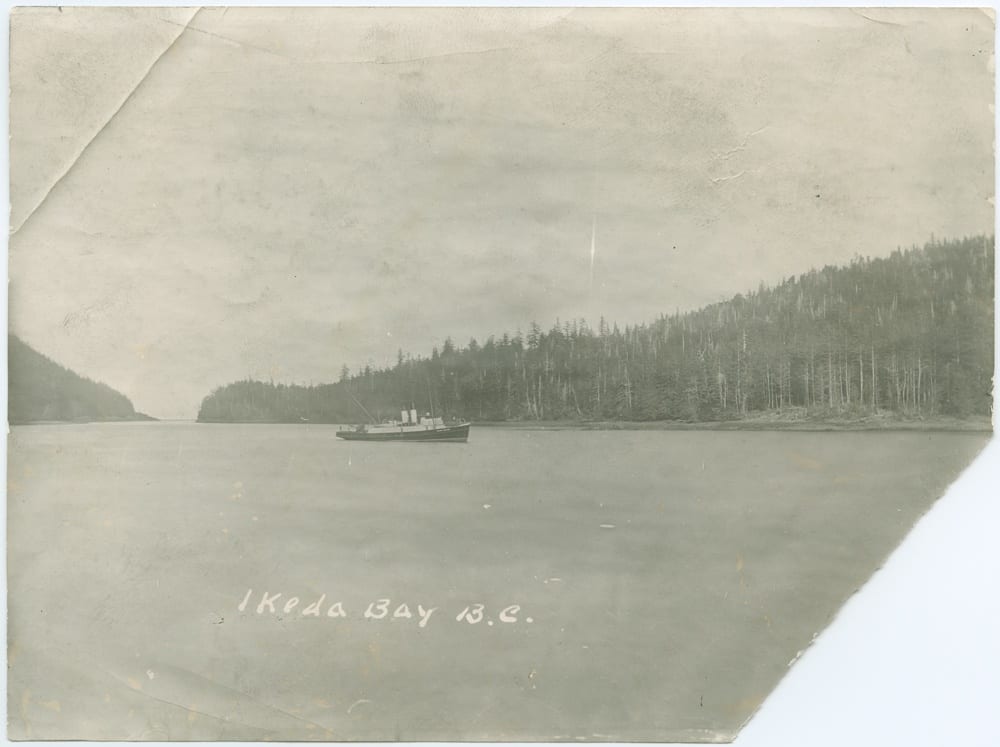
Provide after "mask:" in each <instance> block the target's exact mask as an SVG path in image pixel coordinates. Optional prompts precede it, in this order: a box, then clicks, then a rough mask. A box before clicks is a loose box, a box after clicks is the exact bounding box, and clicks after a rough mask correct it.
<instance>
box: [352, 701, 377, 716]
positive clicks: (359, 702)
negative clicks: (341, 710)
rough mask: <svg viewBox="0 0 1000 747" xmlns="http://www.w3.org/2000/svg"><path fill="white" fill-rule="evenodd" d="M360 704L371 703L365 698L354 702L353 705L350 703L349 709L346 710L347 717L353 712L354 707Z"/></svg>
mask: <svg viewBox="0 0 1000 747" xmlns="http://www.w3.org/2000/svg"><path fill="white" fill-rule="evenodd" d="M362 703H371V701H370V700H368V699H367V698H362V699H361V700H355V701H354V702H353V703H351V707H350V708H348V709H347V713H348V715H350V713H351V711H353V710H354V707H355V706H359V705H361V704H362Z"/></svg>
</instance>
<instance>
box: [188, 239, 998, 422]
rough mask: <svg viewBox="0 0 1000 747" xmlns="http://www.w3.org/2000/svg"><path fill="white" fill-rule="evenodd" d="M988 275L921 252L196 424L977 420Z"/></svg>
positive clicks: (557, 331)
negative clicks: (412, 408)
mask: <svg viewBox="0 0 1000 747" xmlns="http://www.w3.org/2000/svg"><path fill="white" fill-rule="evenodd" d="M993 263H994V239H993V237H976V238H971V239H963V240H958V241H946V242H938V241H931V242H930V243H929V244H927V245H926V246H925V247H924V248H922V249H918V248H913V249H910V250H906V251H903V250H897V251H895V252H894V253H893V254H892V255H891V256H889V257H886V258H879V259H865V258H860V257H859V258H856V259H855V260H854V261H853V262H852V263H851V264H850V265H849V266H847V267H826V268H823V269H822V270H812V271H810V272H807V273H805V274H802V275H798V276H795V277H789V278H787V279H786V280H784V281H783V282H781V283H780V284H778V285H777V286H776V287H773V288H768V287H764V286H761V287H760V288H759V289H758V290H756V291H753V292H750V293H747V294H746V295H738V296H736V297H735V298H733V299H731V300H729V301H725V302H723V303H718V304H713V305H711V306H708V307H706V308H703V309H701V310H698V311H694V312H688V313H676V314H673V315H669V316H661V317H660V318H659V319H657V320H655V321H653V322H652V323H649V324H640V325H637V326H626V327H624V328H619V327H618V326H617V325H611V326H609V325H608V324H607V323H606V322H605V321H604V320H603V319H602V320H601V321H600V322H599V323H598V325H597V327H596V328H593V327H591V326H589V325H588V324H587V323H586V322H585V321H583V320H573V321H568V322H557V323H556V324H555V326H553V327H552V328H551V329H549V330H548V331H544V330H542V329H541V328H540V327H539V326H538V325H535V324H533V325H532V326H531V328H530V330H529V331H528V332H527V334H522V333H520V332H518V333H516V334H513V335H511V334H508V333H505V334H502V335H500V336H499V337H495V336H491V337H489V338H487V339H486V340H485V341H484V342H478V341H476V340H471V341H469V343H468V345H466V346H465V347H461V348H460V347H458V346H456V345H455V344H453V343H452V341H451V340H447V341H446V342H445V343H444V345H443V347H442V349H441V350H437V349H435V350H434V351H433V352H432V353H431V355H430V357H429V358H423V357H411V356H404V355H403V353H402V352H400V354H399V356H398V360H397V363H396V365H395V366H394V367H392V368H389V369H386V370H373V369H372V368H370V367H366V368H365V369H364V370H363V371H361V372H358V373H356V374H354V375H351V374H350V373H349V372H348V371H347V370H346V369H343V370H342V372H341V380H340V381H339V382H338V383H335V384H327V385H321V386H311V387H304V386H296V385H291V386H289V385H283V384H271V383H261V382H255V381H243V382H239V383H235V384H230V385H228V386H226V387H223V388H221V389H218V390H216V391H215V392H213V393H212V394H211V395H210V396H208V397H206V399H205V400H204V402H203V403H202V406H201V411H200V413H199V420H210V421H283V422H302V421H310V422H351V421H357V420H364V419H365V418H364V417H363V414H362V412H361V409H360V408H359V406H358V404H356V403H355V400H356V401H357V402H359V403H360V404H361V405H363V406H364V408H365V409H367V410H369V411H370V412H372V413H373V414H374V415H375V416H376V417H380V418H381V417H392V416H393V415H394V414H396V415H397V416H398V411H399V409H400V407H401V406H402V405H409V404H410V403H411V402H412V403H414V404H415V405H416V407H417V408H418V409H420V410H421V411H422V412H423V411H429V410H431V409H432V407H433V409H434V411H435V412H436V413H437V414H439V415H440V414H444V415H445V416H457V417H464V418H470V419H473V420H486V421H497V420H562V419H573V420H635V421H640V420H681V421H690V422H697V421H713V420H732V419H739V418H744V417H748V416H751V415H761V414H768V413H774V414H786V415H787V414H797V415H799V416H803V417H805V416H808V417H840V416H858V417H861V416H864V415H868V414H874V413H887V412H888V413H898V414H901V415H912V416H933V415H949V416H956V417H966V416H969V415H988V414H989V413H990V411H991V390H992V376H993V295H994V279H993V278H994V273H993ZM650 282H655V281H654V279H651V281H650ZM668 304H669V298H667V297H665V298H664V305H668Z"/></svg>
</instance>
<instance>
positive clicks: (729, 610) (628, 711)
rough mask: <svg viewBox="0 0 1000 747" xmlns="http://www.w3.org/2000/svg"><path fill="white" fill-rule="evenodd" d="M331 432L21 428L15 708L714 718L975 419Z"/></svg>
mask: <svg viewBox="0 0 1000 747" xmlns="http://www.w3.org/2000/svg"><path fill="white" fill-rule="evenodd" d="M334 431H335V427H333V426H294V425H291V426H286V425H205V424H193V423H188V424H169V423H122V424H102V425H61V426H24V427H16V428H14V429H13V430H12V432H11V436H10V450H9V499H8V543H9V544H8V547H9V549H8V565H9V607H10V619H9V636H10V657H9V659H10V670H9V714H10V716H9V718H10V736H11V737H13V738H24V737H30V738H34V739H48V738H88V739H109V738H110V739H116V738H117V739H126V738H128V739H206V740H210V739H220V738H225V739H246V740H253V739H285V740H301V739H337V740H339V739H350V740H358V739H364V740H397V739H402V740H455V739H468V740H553V739H555V740H558V739H581V738H583V739H598V740H655V741H692V740H693V741H712V740H727V739H729V738H731V737H732V736H733V735H734V733H735V732H736V731H737V729H738V728H739V726H740V725H741V724H742V723H743V722H744V721H745V720H746V719H747V718H748V717H749V716H750V715H751V714H752V712H753V711H754V709H755V708H756V707H757V706H758V705H759V704H760V702H761V701H762V700H763V699H764V698H765V697H766V696H767V694H768V693H769V692H770V690H771V689H772V688H773V687H774V686H775V684H777V681H778V680H779V679H780V678H781V676H782V675H783V674H784V673H785V671H787V667H788V664H789V662H790V661H791V660H792V659H793V658H794V657H795V656H796V654H797V652H799V651H800V650H801V649H803V648H805V647H806V646H808V644H809V642H810V640H811V639H812V637H813V635H814V634H816V633H817V632H819V631H820V630H822V629H823V628H824V627H825V626H826V625H827V624H828V622H829V620H830V619H831V617H832V616H833V615H834V614H835V612H836V610H837V609H838V607H839V606H840V605H841V604H842V603H843V601H845V600H846V598H847V597H848V596H849V595H850V594H851V593H853V592H854V591H855V590H857V588H858V587H859V586H860V585H861V584H862V583H863V582H864V581H865V580H866V579H867V578H868V577H869V576H870V575H871V573H872V571H873V570H874V569H875V568H877V567H878V566H879V565H880V564H881V562H882V561H883V560H884V559H885V558H886V557H887V555H888V553H889V552H890V551H891V550H892V549H893V548H894V547H895V546H896V545H897V544H898V543H899V541H900V540H901V539H902V538H903V536H904V535H905V534H906V532H907V531H908V530H909V528H910V527H912V525H913V523H914V521H915V520H916V519H917V518H918V517H919V516H920V515H921V514H922V513H924V512H925V511H926V510H927V509H928V508H929V507H930V505H931V504H932V502H933V500H934V499H935V498H937V497H938V496H940V495H941V494H942V493H943V492H944V489H945V488H946V486H947V485H948V483H949V482H951V481H952V480H953V479H954V478H955V477H956V476H957V474H958V473H959V472H960V471H961V469H962V468H963V467H965V466H966V465H967V464H968V463H969V462H970V461H971V460H972V458H973V457H974V455H975V454H976V453H977V452H978V451H979V450H980V449H981V448H982V447H983V445H984V444H985V443H986V441H987V439H988V434H982V433H971V434H970V433H915V432H908V433H893V432H890V433H878V432H865V433H801V432H795V433H791V432H784V433H782V432H753V433H743V432H691V431H687V432H676V431H554V432H549V431H528V430H513V429H502V428H496V429H490V428H476V427H474V428H473V431H472V436H471V439H470V442H469V443H468V444H465V445H455V444H366V443H354V442H343V441H339V440H337V439H336V438H335V437H334ZM248 590H252V591H250V592H249V598H248V600H247V602H246V603H245V604H244V605H243V609H242V610H241V609H240V606H241V603H243V602H244V599H245V598H246V597H247V594H248ZM265 592H267V594H268V599H269V600H271V604H270V605H268V604H267V603H265V604H263V605H261V601H262V595H263V594H264V593H265ZM279 593H280V594H281V596H280V597H277V598H276V599H275V598H274V595H275V594H279ZM293 597H295V598H297V599H298V602H297V603H296V604H294V605H291V606H290V608H288V610H287V611H286V605H289V604H291V602H290V599H291V598H293ZM321 599H322V603H321V604H318V605H314V603H316V602H318V601H319V600H321ZM383 599H388V600H390V601H389V602H388V603H384V602H379V601H378V600H383ZM337 602H339V603H340V605H339V607H335V608H334V605H335V603H337ZM403 604H405V605H406V607H405V610H404V608H402V607H401V606H400V605H403ZM271 605H273V607H274V609H275V611H274V612H273V613H272V612H271V611H270V608H271ZM369 605H371V608H370V609H369ZM476 605H482V608H481V611H480V608H478V607H477V606H476ZM418 606H419V608H418ZM514 606H517V607H518V609H514ZM258 608H261V611H260V613H258ZM331 608H334V609H333V611H334V612H335V613H337V612H339V611H340V610H343V613H344V615H345V617H330V616H328V613H329V612H330V611H331ZM432 608H433V609H434V611H433V612H430V616H429V618H427V619H426V622H425V624H424V625H423V626H422V627H421V625H420V620H421V615H420V612H421V611H422V612H423V613H424V614H425V615H426V613H427V611H428V610H430V609H432ZM366 610H368V611H369V616H368V617H365V612H366ZM383 610H384V612H385V616H384V617H381V619H379V618H380V616H381V614H382V611H383ZM463 610H468V612H467V614H466V615H465V617H464V618H463V619H462V620H461V621H457V620H456V617H457V616H458V615H459V614H460V613H461V612H462V611H463ZM502 610H506V612H505V614H504V617H503V619H501V617H500V613H501V611H502ZM307 611H308V612H309V613H310V614H305V613H306V612H307ZM313 611H316V612H318V615H313V614H311V612H313ZM394 613H397V615H398V616H395V617H394ZM404 613H409V614H410V615H411V616H410V617H406V616H405V614H404ZM529 618H530V622H529ZM470 620H472V621H473V622H469V621H470Z"/></svg>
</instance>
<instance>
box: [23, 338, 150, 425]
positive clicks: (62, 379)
mask: <svg viewBox="0 0 1000 747" xmlns="http://www.w3.org/2000/svg"><path fill="white" fill-rule="evenodd" d="M7 367H8V368H7V370H8V379H7V381H8V389H7V395H8V396H7V401H8V406H7V420H8V422H9V423H11V424H12V425H16V424H19V423H34V422H40V421H99V420H149V419H150V418H149V417H148V416H147V415H143V414H142V413H137V412H136V411H135V408H134V407H133V406H132V403H131V402H130V401H129V399H128V397H126V396H125V395H124V394H121V393H119V392H116V391H115V390H114V389H112V388H111V387H109V386H107V385H105V384H100V383H98V382H95V381H91V380H90V379H86V378H84V377H82V376H80V375H79V374H76V373H74V372H73V371H70V370H69V369H66V368H63V367H62V366H60V365H59V364H58V363H55V362H54V361H52V360H50V359H49V358H46V357H45V356H44V355H42V354H41V353H39V352H38V351H36V350H34V349H33V348H31V347H30V346H28V345H27V344H26V343H24V342H23V341H21V340H20V339H19V338H18V337H17V336H15V335H13V334H10V335H8V336H7Z"/></svg>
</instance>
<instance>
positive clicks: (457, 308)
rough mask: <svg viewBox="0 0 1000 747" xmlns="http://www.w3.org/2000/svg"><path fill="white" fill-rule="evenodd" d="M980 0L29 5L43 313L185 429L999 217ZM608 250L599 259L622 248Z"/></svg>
mask: <svg viewBox="0 0 1000 747" xmlns="http://www.w3.org/2000/svg"><path fill="white" fill-rule="evenodd" d="M993 25H994V22H993V19H992V18H991V17H990V16H988V15H987V14H986V13H984V12H982V11H976V10H956V9H949V10H935V9H918V10H886V9H881V10H865V11H851V10H847V9H836V10H788V9H777V10H774V9H772V10H705V9H689V10H663V9H641V10H640V9H617V10H600V9H588V10H569V9H527V10H526V9H509V8H488V9H478V10H463V9H443V10H427V9H421V10H418V9H361V8H343V9H298V10H295V9H261V8H230V9H203V10H200V11H197V12H196V11H194V10H192V9H184V8H160V9H152V8H145V9H135V8H133V9H97V8H84V9H72V8H63V9H57V8H37V9H21V10H18V11H16V12H15V13H14V14H13V16H12V36H11V54H12V57H11V135H12V140H11V200H12V208H11V230H12V231H13V235H12V237H11V241H10V278H11V283H10V304H11V306H10V319H11V327H12V330H13V331H14V332H15V333H17V334H19V335H21V336H22V337H23V339H24V340H25V341H26V342H28V343H29V344H31V345H32V346H34V347H35V348H37V349H38V350H40V351H41V352H43V353H45V354H46V355H48V356H50V357H52V358H54V359H56V360H57V361H59V362H60V363H62V364H64V365H66V366H69V367H71V368H73V369H74V370H77V371H78V372H80V373H82V374H84V375H87V376H89V377H91V378H94V379H98V380H101V381H104V382H106V383H108V384H110V385H111V386H114V387H115V388H117V389H119V390H120V391H122V392H124V393H125V394H127V395H128V396H129V397H130V398H131V399H132V401H133V403H134V404H135V406H136V407H137V409H140V410H142V411H144V412H148V413H149V414H151V415H154V416H158V417H167V418H170V417H174V418H190V417H194V415H195V414H196V412H197V408H198V405H199V403H200V401H201V398H202V397H203V396H204V395H206V394H207V393H208V392H209V391H211V390H212V389H213V388H215V387H217V386H221V385H223V384H225V383H228V382H230V381H233V380H235V379H240V378H244V377H247V376H253V377H257V378H263V379H274V380H275V381H285V382H292V381H295V382H302V383H308V382H317V383H318V382H322V381H332V380H335V379H336V378H337V375H338V372H339V369H340V367H341V365H344V364H346V365H348V366H350V367H351V368H352V369H354V368H357V367H358V366H359V365H363V364H364V363H365V362H367V361H369V360H370V361H371V362H372V363H373V364H374V365H382V364H384V363H387V362H390V361H392V360H394V359H395V354H396V350H397V349H398V348H402V349H403V350H404V351H408V352H412V353H414V354H428V353H429V352H430V349H431V347H432V346H434V345H440V344H441V342H442V341H443V340H444V338H445V337H446V336H451V337H453V338H454V339H455V340H456V342H457V343H459V344H464V343H466V342H467V341H468V339H469V337H470V336H476V337H477V338H478V339H480V340H482V339H484V338H485V337H486V336H488V335H489V334H494V333H495V334H500V333H502V332H504V331H510V332H513V331H515V330H516V329H517V328H518V327H520V328H521V329H526V328H527V326H528V324H529V323H530V322H531V321H532V320H537V321H538V322H539V323H540V324H541V325H542V326H543V327H549V326H551V325H552V323H553V322H554V321H555V320H556V318H561V319H563V320H565V319H569V318H579V317H584V318H587V319H588V320H589V321H591V322H592V323H596V320H597V319H598V317H599V316H600V315H602V314H603V315H604V316H605V317H606V318H607V319H608V320H617V321H618V322H619V323H623V324H624V323H631V322H639V321H649V320H652V319H654V318H655V317H656V316H658V315H659V314H661V313H670V312H673V311H674V310H675V309H681V310H685V309H692V308H696V307H699V306H701V305H703V304H705V303H710V302H714V301H717V300H720V299H722V298H725V297H728V296H731V295H732V294H734V293H737V292H741V291H744V290H747V289H752V288H755V287H757V285H758V284H759V283H760V282H766V283H776V282H780V281H781V280H782V278H783V277H785V276H787V275H790V274H798V273H801V272H804V271H807V270H808V269H810V268H812V267H817V266H822V265H824V264H833V263H843V262H846V261H849V260H850V259H851V258H852V257H853V256H855V255H858V254H861V255H870V256H876V255H884V254H888V253H889V252H890V251H892V250H893V249H895V248H896V246H898V245H903V246H908V245H910V244H912V243H923V242H924V241H925V240H926V239H928V238H929V237H930V236H931V234H934V235H937V236H941V237H950V236H959V235H965V234H972V233H978V232H989V231H992V229H993V223H994V218H993V215H994V213H993V183H994V167H993V137H994V133H993V129H994V127H993V123H994V114H993V112H992V109H991V105H992V102H993V77H994V75H993V53H994V50H993ZM595 224H596V251H595V256H594V261H593V266H591V232H592V230H593V227H594V226H595Z"/></svg>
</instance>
